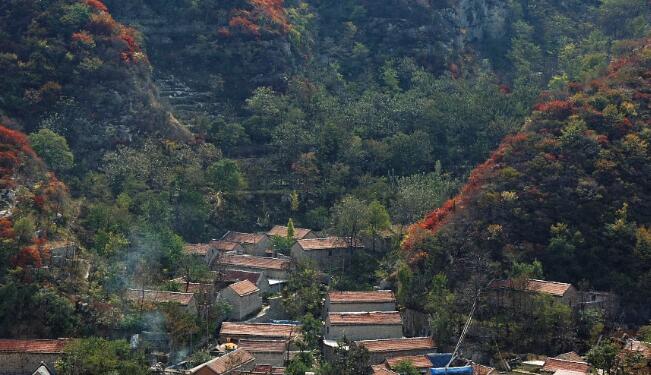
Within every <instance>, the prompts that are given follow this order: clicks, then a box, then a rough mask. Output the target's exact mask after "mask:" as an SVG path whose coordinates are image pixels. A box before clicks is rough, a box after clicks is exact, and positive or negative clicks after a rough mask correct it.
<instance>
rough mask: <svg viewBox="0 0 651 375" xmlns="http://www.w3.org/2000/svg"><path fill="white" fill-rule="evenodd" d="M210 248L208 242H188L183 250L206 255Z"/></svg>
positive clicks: (189, 253)
mask: <svg viewBox="0 0 651 375" xmlns="http://www.w3.org/2000/svg"><path fill="white" fill-rule="evenodd" d="M210 248H211V246H210V244H207V243H187V244H185V245H183V252H184V253H186V254H188V255H206V254H208V251H210Z"/></svg>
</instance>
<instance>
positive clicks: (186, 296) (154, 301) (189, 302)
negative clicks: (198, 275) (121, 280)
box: [126, 289, 197, 315]
mask: <svg viewBox="0 0 651 375" xmlns="http://www.w3.org/2000/svg"><path fill="white" fill-rule="evenodd" d="M126 297H127V300H128V301H130V302H131V303H133V304H135V305H138V306H140V305H152V306H155V305H158V304H162V303H175V304H179V305H180V306H181V307H183V308H184V310H185V312H187V313H188V314H192V315H195V314H196V313H197V304H196V301H195V298H194V294H193V293H181V292H168V291H163V290H149V289H144V290H143V289H128V290H127V295H126Z"/></svg>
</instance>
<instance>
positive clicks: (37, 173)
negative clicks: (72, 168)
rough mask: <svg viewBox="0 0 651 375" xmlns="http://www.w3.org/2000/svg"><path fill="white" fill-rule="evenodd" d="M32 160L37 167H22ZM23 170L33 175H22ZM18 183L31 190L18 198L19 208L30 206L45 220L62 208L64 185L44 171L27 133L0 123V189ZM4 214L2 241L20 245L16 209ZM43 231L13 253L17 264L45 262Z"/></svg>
mask: <svg viewBox="0 0 651 375" xmlns="http://www.w3.org/2000/svg"><path fill="white" fill-rule="evenodd" d="M33 164H35V167H34V168H31V167H30V168H27V169H28V170H23V169H24V168H25V167H26V166H27V165H33ZM23 174H34V175H30V176H27V177H25V178H23V176H22V175H23ZM20 180H25V181H20ZM17 181H18V182H17ZM18 185H20V186H27V187H28V189H27V190H29V192H23V193H21V196H20V197H19V198H16V201H17V202H15V204H16V205H17V206H18V210H21V209H24V208H25V207H27V209H30V210H33V211H34V212H35V213H36V216H38V217H42V218H46V220H47V218H48V217H49V216H52V215H53V214H54V213H56V212H58V211H59V209H60V208H61V205H62V204H63V202H64V200H65V199H66V198H67V189H66V187H65V185H64V184H63V183H62V182H60V181H59V180H58V179H57V178H56V177H55V176H54V175H53V174H52V173H48V172H46V171H45V166H44V165H43V164H42V162H41V161H40V159H39V158H38V156H37V155H36V153H35V152H34V150H33V149H32V148H31V146H30V145H29V141H28V139H27V137H26V136H25V134H23V133H21V132H19V131H16V130H12V129H9V128H7V127H5V126H3V125H1V124H0V190H5V191H11V190H14V189H15V188H16V187H17V186H18ZM12 210H13V209H12ZM3 215H4V216H3V217H0V243H2V244H3V245H7V247H11V246H12V245H13V246H17V245H21V244H20V243H19V242H20V241H19V240H18V239H17V238H16V230H15V229H14V221H13V218H12V217H13V216H12V215H13V212H5V213H4V214H3ZM38 229H42V228H38ZM40 232H41V233H42V234H41V235H40V236H39V237H35V238H33V239H32V240H31V242H30V243H29V244H27V245H21V247H20V249H19V250H18V251H17V252H16V254H14V255H13V256H12V257H11V262H12V264H13V265H14V266H17V267H25V266H32V267H36V268H39V267H41V266H42V265H43V261H44V260H45V259H47V257H48V254H49V250H48V249H47V247H46V246H45V243H46V231H45V230H41V231H40Z"/></svg>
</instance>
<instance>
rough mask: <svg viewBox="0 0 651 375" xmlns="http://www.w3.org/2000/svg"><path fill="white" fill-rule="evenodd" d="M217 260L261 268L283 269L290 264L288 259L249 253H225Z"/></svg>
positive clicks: (231, 264) (227, 263) (229, 264)
mask: <svg viewBox="0 0 651 375" xmlns="http://www.w3.org/2000/svg"><path fill="white" fill-rule="evenodd" d="M219 262H220V263H221V264H225V265H228V266H236V267H248V268H255V269H261V270H265V269H269V270H284V269H288V268H289V265H290V264H291V261H290V260H289V259H280V258H266V257H255V256H250V255H227V256H223V257H221V258H220V259H219Z"/></svg>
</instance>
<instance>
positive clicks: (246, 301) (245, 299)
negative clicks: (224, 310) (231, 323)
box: [219, 280, 262, 320]
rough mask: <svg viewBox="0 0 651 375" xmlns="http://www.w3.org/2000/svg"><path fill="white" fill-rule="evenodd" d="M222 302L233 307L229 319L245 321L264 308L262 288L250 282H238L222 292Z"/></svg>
mask: <svg viewBox="0 0 651 375" xmlns="http://www.w3.org/2000/svg"><path fill="white" fill-rule="evenodd" d="M219 298H220V299H221V300H223V301H225V302H227V303H228V304H229V305H230V306H231V312H230V314H229V317H230V318H231V319H235V320H243V319H244V318H246V317H248V316H250V315H251V314H253V313H255V312H257V311H260V309H261V308H262V296H261V295H260V288H258V287H257V286H255V284H253V283H252V282H250V281H249V280H242V281H238V282H236V283H234V284H231V285H229V286H228V287H226V288H225V289H224V290H222V291H221V292H220V297H219Z"/></svg>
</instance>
